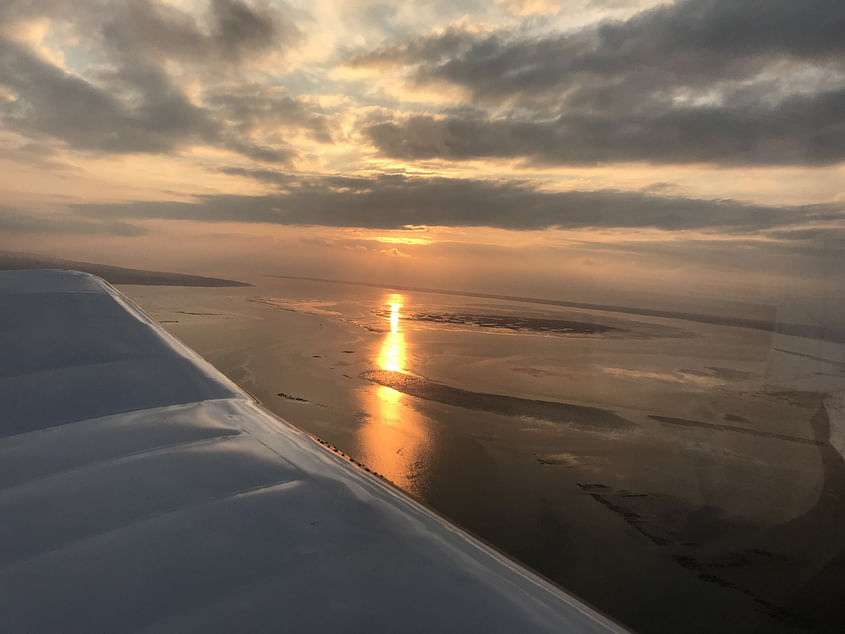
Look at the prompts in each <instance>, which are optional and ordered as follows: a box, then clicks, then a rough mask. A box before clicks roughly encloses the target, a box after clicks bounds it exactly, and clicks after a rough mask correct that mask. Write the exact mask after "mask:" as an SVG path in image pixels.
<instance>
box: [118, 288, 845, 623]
mask: <svg viewBox="0 0 845 634" xmlns="http://www.w3.org/2000/svg"><path fill="white" fill-rule="evenodd" d="M249 282H251V283H253V285H254V287H252V288H196V289H184V288H182V289H175V288H167V287H140V286H124V287H121V290H123V291H124V292H125V293H127V294H128V295H129V296H130V297H131V298H132V299H133V300H135V301H136V302H138V303H139V305H141V306H142V307H143V308H144V309H145V310H147V311H148V312H149V313H150V314H151V315H152V316H153V317H155V318H156V319H158V320H159V321H160V322H162V323H163V324H165V326H166V327H167V328H168V329H169V330H170V331H171V332H173V333H174V334H175V335H176V336H178V337H179V338H181V339H182V340H183V341H185V342H186V343H187V344H188V345H189V346H191V347H193V348H194V349H195V350H197V351H198V352H199V353H200V354H202V355H203V356H205V357H206V358H207V359H209V361H211V362H212V363H213V364H214V365H215V366H217V367H218V368H219V369H220V370H221V371H223V372H224V373H225V374H227V375H228V376H229V377H231V378H232V379H233V380H235V381H236V382H237V383H239V384H240V385H241V386H242V387H244V388H245V389H247V390H248V391H249V392H250V393H252V394H254V395H255V396H256V397H257V398H258V399H259V400H261V401H262V403H264V405H265V406H266V407H268V408H269V409H271V410H272V411H274V412H276V413H277V414H279V415H280V416H281V417H283V418H284V419H286V420H288V421H290V422H291V423H292V424H294V425H296V426H298V427H300V428H302V429H304V430H306V431H308V432H309V433H311V434H312V435H314V436H316V437H318V438H320V439H322V440H323V441H325V442H327V443H329V444H331V445H333V446H335V447H337V448H339V449H340V450H341V451H343V452H344V453H346V454H348V455H349V456H351V457H352V458H353V459H355V460H356V461H358V462H360V463H362V464H364V465H366V466H367V467H368V468H370V469H372V470H373V471H375V472H376V473H378V474H380V475H381V476H383V477H384V478H385V479H387V480H389V481H390V482H392V483H393V484H395V485H396V486H398V487H400V488H402V489H403V490H405V491H406V492H408V493H409V494H410V495H412V496H414V497H415V498H417V499H418V500H420V501H422V502H423V503H425V504H427V505H429V506H431V507H432V508H434V509H436V510H437V511H439V512H441V513H442V514H444V515H446V516H447V517H449V518H451V519H452V520H454V521H455V522H457V523H458V524H460V525H461V526H464V527H465V528H467V529H468V530H470V531H472V532H473V533H475V534H477V535H479V536H480V537H482V538H483V539H485V540H486V541H488V542H490V543H492V544H493V545H495V546H496V547H498V548H500V549H501V550H503V551H505V552H507V553H508V554H510V555H511V556H513V557H515V558H517V559H519V560H521V561H523V562H525V563H526V564H528V565H529V566H531V567H532V568H534V569H536V570H538V571H539V572H540V573H542V574H543V575H545V576H547V577H548V578H550V579H552V580H553V581H555V582H557V583H559V584H560V585H561V586H563V587H564V588H566V589H567V590H569V591H571V592H574V593H576V594H578V595H579V596H581V597H582V598H584V599H585V600H587V601H588V602H590V603H592V604H593V605H595V606H596V607H598V608H599V609H600V610H602V611H603V612H605V613H607V614H609V615H610V616H612V617H614V618H615V619H617V620H619V621H621V622H622V623H624V624H626V625H628V626H629V627H631V628H632V629H634V630H636V631H642V632H702V631H719V632H755V631H766V632H769V631H778V632H792V631H794V632H799V631H820V632H827V631H837V629H838V628H839V626H840V625H841V624H842V623H843V620H845V606H843V604H842V601H841V588H842V587H845V555H843V551H845V538H843V536H842V530H841V528H842V526H845V463H843V458H842V454H841V453H840V451H841V450H842V448H841V447H839V449H837V446H838V445H837V443H836V442H832V440H831V439H833V438H836V437H838V436H837V433H840V434H841V428H842V422H841V420H840V418H839V417H838V416H837V414H836V411H835V410H834V409H832V408H831V407H829V403H830V397H831V395H836V394H840V395H841V393H842V392H843V391H845V372H843V371H842V367H845V366H840V365H837V364H841V363H843V362H844V361H845V346H843V345H842V344H840V343H837V342H836V341H824V340H818V339H811V338H806V337H797V336H793V335H791V334H786V333H783V332H778V331H777V330H778V329H777V328H772V329H761V328H755V327H747V326H748V325H747V324H746V325H745V326H743V325H726V324H728V323H730V324H734V323H740V324H741V323H742V322H741V321H739V322H735V320H731V319H729V318H728V317H724V318H723V317H719V316H716V317H715V318H714V319H697V320H689V319H682V318H678V317H669V316H664V315H662V314H660V315H649V314H644V313H643V312H642V311H641V312H639V313H634V312H632V311H628V312H613V311H610V310H593V309H591V308H585V307H583V306H580V305H579V306H571V305H551V304H546V305H543V304H537V303H526V302H519V301H515V300H511V299H507V298H501V297H478V296H471V295H467V296H463V295H457V294H437V293H431V292H424V291H413V290H407V289H406V290H401V291H400V290H397V289H380V288H376V287H361V286H351V285H344V284H334V283H328V282H320V281H312V280H311V281H309V280H290V279H273V278H259V279H254V280H249ZM704 308H706V307H702V308H701V312H704ZM420 316H427V317H426V318H420ZM431 316H436V318H429V317H431ZM468 316H475V317H478V316H482V317H483V319H476V318H468ZM415 317H416V318H415ZM491 317H494V318H492V319H491ZM550 323H556V324H558V325H560V324H589V325H590V328H570V327H568V326H565V325H564V326H560V327H555V328H548V327H545V328H544V327H542V325H543V324H546V325H548V324H550ZM503 324H511V325H513V324H521V326H520V327H508V326H507V325H504V326H503ZM526 324H529V325H530V324H534V325H537V324H540V326H538V327H536V328H532V327H527V326H526ZM752 326H753V324H752ZM839 444H841V443H839ZM835 445H837V446H835Z"/></svg>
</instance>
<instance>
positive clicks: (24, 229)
mask: <svg viewBox="0 0 845 634" xmlns="http://www.w3.org/2000/svg"><path fill="white" fill-rule="evenodd" d="M0 231H2V233H4V234H7V235H10V234H63V235H91V234H94V235H109V236H123V237H134V236H142V235H145V234H146V233H147V231H146V229H143V228H142V227H137V226H135V225H131V224H128V223H126V222H121V221H113V220H107V221H95V222H91V221H90V220H85V219H79V218H72V217H67V216H41V215H34V214H24V213H21V212H18V211H15V210H12V209H4V208H0Z"/></svg>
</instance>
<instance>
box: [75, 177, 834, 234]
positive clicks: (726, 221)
mask: <svg viewBox="0 0 845 634" xmlns="http://www.w3.org/2000/svg"><path fill="white" fill-rule="evenodd" d="M227 172H228V173H237V174H240V175H246V176H252V177H253V178H256V179H259V180H264V181H268V182H273V183H275V184H280V186H281V187H283V190H282V191H280V192H278V193H273V194H267V195H261V196H236V195H213V196H202V197H198V198H197V199H196V201H195V202H190V203H186V202H165V201H162V202H150V201H143V202H128V203H124V204H119V205H102V204H89V205H76V206H74V209H75V211H76V213H78V214H81V215H87V216H95V217H101V218H110V219H115V218H137V219H142V218H172V219H189V220H204V221H238V222H267V223H274V224H281V225H325V226H335V227H368V228H378V229H399V228H403V227H405V226H409V225H432V226H435V225H439V226H488V227H500V228H505V229H516V230H530V229H546V228H549V227H562V228H586V227H604V228H640V227H653V228H659V229H665V230H671V231H680V230H695V229H700V230H711V229H712V230H719V231H730V232H731V233H747V234H753V233H759V232H765V231H769V230H774V229H778V228H784V227H790V226H792V225H796V224H799V225H802V226H808V225H810V226H812V225H813V224H819V223H833V222H837V223H841V221H842V219H843V218H845V209H843V206H842V205H841V204H839V205H837V204H827V205H805V206H792V207H790V206H763V205H752V204H745V203H742V202H738V201H733V200H701V199H688V198H679V197H663V196H654V195H649V194H645V193H638V192H622V191H615V190H604V191H594V192H580V191H570V192H549V191H545V190H542V189H538V188H536V187H534V186H533V185H531V184H530V183H526V182H518V181H491V180H476V179H450V178H410V177H406V176H402V175H382V176H380V177H375V178H346V177H342V176H334V177H322V178H313V179H310V180H295V181H291V182H290V183H289V182H287V181H286V179H285V176H284V175H283V174H277V173H275V172H271V171H268V170H257V171H254V172H252V171H249V170H244V169H241V170H236V171H235V170H232V169H229V170H227Z"/></svg>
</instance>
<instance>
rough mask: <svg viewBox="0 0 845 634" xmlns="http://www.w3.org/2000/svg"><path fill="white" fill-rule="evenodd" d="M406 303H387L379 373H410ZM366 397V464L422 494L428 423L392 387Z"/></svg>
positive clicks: (394, 297)
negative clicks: (403, 322) (404, 322)
mask: <svg viewBox="0 0 845 634" xmlns="http://www.w3.org/2000/svg"><path fill="white" fill-rule="evenodd" d="M404 301H405V299H404V297H403V296H402V295H398V294H391V295H389V296H388V297H387V299H386V301H385V305H386V306H387V307H389V308H390V313H389V316H388V321H389V324H390V331H389V332H388V333H387V334H386V335H385V337H384V340H383V341H382V343H381V346H380V348H379V350H378V353H377V354H376V357H375V364H376V367H377V368H378V369H380V370H389V371H392V372H406V371H407V364H408V353H407V351H408V347H407V342H406V340H405V333H404V332H403V331H402V328H401V323H400V320H401V316H402V312H401V310H402V305H403V303H404ZM363 395H364V399H365V403H364V407H365V411H366V412H367V419H366V423H365V424H364V426H363V427H362V428H361V431H360V440H361V446H362V449H363V452H364V457H365V459H364V463H365V464H367V465H368V466H369V467H370V468H371V469H373V470H374V471H376V472H377V473H379V474H381V475H382V476H384V477H385V478H387V479H388V480H390V481H391V482H393V483H394V484H396V485H397V486H399V487H401V488H403V489H405V490H406V491H409V492H411V493H414V494H416V495H420V494H421V489H420V486H421V483H420V481H419V479H418V475H419V474H420V473H421V472H422V471H423V469H424V460H423V459H424V457H425V456H426V455H427V454H428V453H429V450H430V445H431V439H430V437H429V429H428V424H427V421H426V420H425V419H424V417H422V416H421V415H420V414H419V413H418V412H417V411H416V410H414V409H413V408H412V407H409V405H408V403H407V399H408V397H407V396H405V395H404V394H402V393H401V392H398V391H396V390H394V389H392V388H389V387H386V386H383V385H375V386H372V387H371V388H370V389H367V390H365V391H364V392H363Z"/></svg>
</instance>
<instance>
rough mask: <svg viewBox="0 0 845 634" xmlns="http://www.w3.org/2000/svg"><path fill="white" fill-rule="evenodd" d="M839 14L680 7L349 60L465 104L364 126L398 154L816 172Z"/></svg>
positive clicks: (704, 2) (428, 43) (733, 2)
mask: <svg viewBox="0 0 845 634" xmlns="http://www.w3.org/2000/svg"><path fill="white" fill-rule="evenodd" d="M842 32H845V4H844V3H842V2H840V1H838V0H808V1H807V2H801V3H795V2H792V1H791V0H772V1H771V2H767V3H766V5H765V7H763V6H762V5H760V4H759V3H757V2H751V1H750V0H742V1H739V0H684V1H680V2H677V3H674V4H670V5H663V6H659V7H657V8H653V9H650V10H647V11H643V12H640V13H638V14H636V15H634V16H633V17H631V18H629V19H628V20H626V21H616V22H602V23H599V24H598V25H592V26H590V27H587V28H583V29H580V30H576V31H572V32H564V33H552V34H545V35H533V36H532V35H529V34H526V33H525V32H524V31H521V30H514V31H507V30H498V31H494V32H484V31H479V30H468V29H466V28H464V27H452V28H450V29H447V30H445V31H441V32H438V33H435V34H433V35H429V36H424V37H417V38H412V39H409V40H408V41H405V42H399V43H395V44H391V45H387V46H384V47H382V48H379V49H377V50H374V51H370V52H367V53H363V54H360V55H357V56H353V57H352V58H351V59H350V60H349V62H348V65H349V66H352V67H356V68H359V69H362V68H363V69H366V68H368V67H372V68H374V69H383V68H384V67H396V68H399V69H401V70H403V71H404V73H405V76H406V77H407V79H408V81H409V82H410V83H411V84H413V85H415V86H416V87H417V88H419V87H420V86H427V85H431V86H434V88H433V89H434V90H436V87H437V86H438V85H442V84H448V85H451V86H457V87H459V88H461V89H462V90H463V91H465V94H466V95H467V99H468V100H470V101H471V102H472V103H473V105H474V108H472V109H467V108H463V109H460V110H459V111H458V112H457V113H455V112H452V113H448V112H447V113H446V114H445V115H443V114H439V115H437V116H434V115H432V114H428V115H414V116H402V115H399V116H395V117H393V118H388V119H387V120H385V121H382V122H377V123H374V124H364V127H363V130H364V133H365V134H366V135H367V137H368V138H369V139H370V140H371V141H372V143H373V144H374V145H375V146H376V147H377V148H378V149H379V150H381V152H382V153H384V154H386V155H388V156H392V157H397V158H405V159H418V158H432V157H435V158H445V159H450V160H462V159H468V158H479V157H521V156H524V157H528V158H531V159H532V160H536V161H540V162H546V163H561V164H583V163H596V162H605V161H607V162H612V161H646V162H654V163H689V162H711V163H720V164H763V165H773V164H800V165H819V164H828V163H835V162H840V161H842V160H843V159H845V127H843V123H845V108H843V105H844V104H845V38H843V37H842V36H841V34H842Z"/></svg>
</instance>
